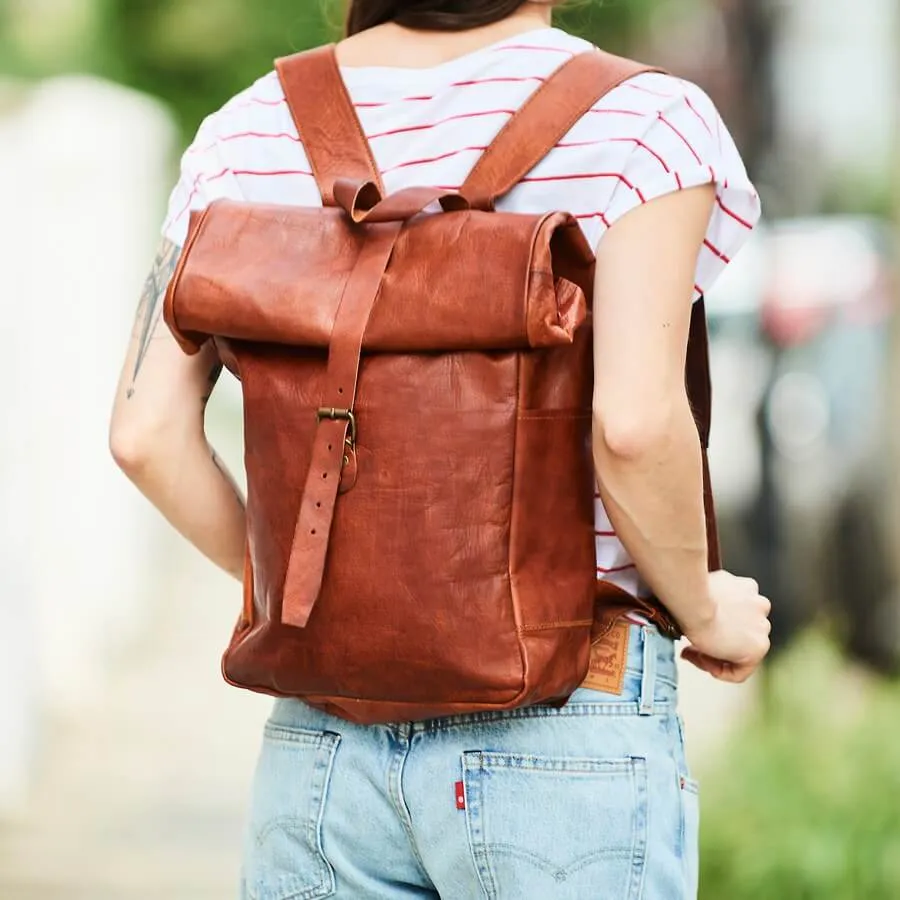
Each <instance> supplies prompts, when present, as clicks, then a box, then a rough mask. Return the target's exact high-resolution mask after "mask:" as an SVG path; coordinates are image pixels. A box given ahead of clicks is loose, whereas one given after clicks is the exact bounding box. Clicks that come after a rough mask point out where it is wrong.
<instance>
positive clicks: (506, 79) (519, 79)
mask: <svg viewBox="0 0 900 900" xmlns="http://www.w3.org/2000/svg"><path fill="white" fill-rule="evenodd" d="M526 81H538V82H544V81H546V79H545V78H541V77H540V76H539V75H521V76H511V75H508V76H503V77H500V76H496V77H493V78H471V79H468V80H466V81H453V82H451V83H450V84H449V85H448V86H449V87H452V88H461V87H477V86H478V85H480V84H521V83H523V82H526ZM421 100H434V95H425V94H422V95H421V96H416V97H401V98H400V99H398V100H386V101H381V102H372V103H355V104H354V106H356V108H357V109H379V108H381V107H384V106H390V105H391V104H392V103H408V102H417V101H421Z"/></svg>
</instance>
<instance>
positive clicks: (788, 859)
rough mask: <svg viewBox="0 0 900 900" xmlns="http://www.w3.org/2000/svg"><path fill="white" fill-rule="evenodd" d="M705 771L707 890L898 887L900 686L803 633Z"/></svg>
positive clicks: (726, 893) (752, 892) (801, 897)
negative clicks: (760, 701)
mask: <svg viewBox="0 0 900 900" xmlns="http://www.w3.org/2000/svg"><path fill="white" fill-rule="evenodd" d="M765 688H766V694H767V698H768V702H767V703H765V704H764V706H763V708H762V710H761V712H760V713H759V714H758V715H757V716H756V717H755V718H754V719H753V720H752V721H750V722H748V723H747V724H746V726H745V727H744V729H743V730H741V731H740V732H738V733H737V734H735V735H734V736H733V738H732V739H731V741H730V743H729V745H728V746H727V747H726V748H725V750H724V751H723V752H722V754H721V756H720V757H719V759H720V762H719V763H718V764H717V765H716V766H715V768H714V770H713V771H711V772H708V773H707V775H706V777H705V778H704V781H703V826H702V851H701V864H702V876H701V887H702V889H701V897H702V898H703V900H760V898H765V900H897V898H898V897H900V801H898V798H900V765H898V762H897V760H898V756H897V748H898V747H900V686H898V685H890V684H886V683H883V682H876V681H874V680H872V679H871V678H869V677H867V676H864V675H861V674H858V673H856V672H854V671H853V670H848V668H847V666H846V663H845V662H844V661H843V660H841V658H840V656H839V655H838V653H837V652H836V651H834V650H832V649H831V648H830V647H829V646H827V645H825V644H824V643H822V642H821V641H819V640H817V639H811V640H807V641H805V642H803V643H801V644H800V645H799V646H798V647H796V648H795V649H794V650H793V651H792V652H791V654H790V655H789V656H787V657H785V658H784V659H782V660H780V661H779V662H778V663H777V664H775V665H774V666H773V667H772V669H771V670H770V672H769V681H768V682H767V684H766V685H765Z"/></svg>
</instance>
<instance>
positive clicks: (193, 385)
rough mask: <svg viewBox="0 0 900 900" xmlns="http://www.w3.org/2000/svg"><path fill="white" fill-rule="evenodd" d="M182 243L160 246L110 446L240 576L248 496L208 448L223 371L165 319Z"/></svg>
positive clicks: (194, 537)
mask: <svg viewBox="0 0 900 900" xmlns="http://www.w3.org/2000/svg"><path fill="white" fill-rule="evenodd" d="M179 254H180V248H179V247H178V246H177V245H175V244H173V243H171V242H170V241H163V242H162V244H161V245H160V248H159V252H158V254H157V257H156V260H155V262H154V264H153V268H152V269H151V272H150V275H149V276H148V278H147V283H146V285H145V287H144V292H143V295H142V297H141V300H140V304H139V305H138V311H137V317H136V320H135V327H134V332H133V333H132V336H131V341H130V343H129V345H128V352H127V355H126V358H125V365H124V366H123V368H122V374H121V377H120V380H119V387H118V391H117V393H116V400H115V406H114V409H113V415H112V422H111V426H110V448H111V450H112V454H113V456H114V457H115V459H116V462H117V463H118V464H119V466H120V468H121V469H122V470H123V471H124V472H125V474H126V475H127V476H128V477H129V478H130V479H131V481H132V482H133V483H134V484H135V485H136V486H137V488H138V489H139V490H140V491H141V493H142V494H144V496H145V497H147V499H148V500H149V501H150V502H151V503H152V504H153V505H154V506H155V507H156V508H157V509H158V510H159V511H160V512H161V513H162V514H163V515H164V516H165V517H166V519H168V520H169V522H170V523H171V524H172V525H173V526H174V527H175V528H176V529H177V530H178V531H179V532H180V533H181V534H182V535H184V537H186V538H187V539H188V540H189V541H190V542H191V543H192V544H194V546H196V547H197V549H198V550H200V552H201V553H203V554H204V555H205V556H207V557H208V558H209V559H210V560H212V561H213V562H214V563H215V564H216V565H218V566H220V567H221V568H223V569H225V571H227V572H229V573H231V574H232V575H234V577H235V578H238V579H240V578H241V577H242V574H243V553H244V541H245V527H246V526H245V513H244V500H243V498H242V497H241V496H240V492H239V490H238V489H237V487H236V486H235V482H234V479H233V478H232V477H231V476H230V475H229V474H228V473H227V472H226V471H225V469H224V468H223V466H222V465H221V463H220V462H219V460H218V458H217V457H216V455H215V452H214V451H213V450H212V448H211V447H210V446H209V444H208V442H207V440H206V434H205V432H204V416H205V412H206V404H207V402H208V400H209V397H210V395H211V394H212V391H213V388H214V387H215V384H216V381H217V380H218V377H219V374H220V372H221V364H220V363H219V360H218V357H217V356H216V353H215V349H214V347H213V346H212V345H211V344H210V345H208V346H206V347H204V348H203V350H201V352H200V353H198V354H197V355H196V356H187V355H185V354H184V353H183V352H182V350H181V348H180V347H179V346H178V344H176V342H175V340H174V338H173V337H172V335H171V333H170V332H169V329H168V328H167V327H166V325H165V323H164V322H163V321H162V307H163V301H164V298H165V292H166V288H167V286H168V284H169V281H170V279H171V278H172V275H173V273H174V271H175V266H176V264H177V262H178V257H179Z"/></svg>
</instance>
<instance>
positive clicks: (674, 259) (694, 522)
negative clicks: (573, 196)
mask: <svg viewBox="0 0 900 900" xmlns="http://www.w3.org/2000/svg"><path fill="white" fill-rule="evenodd" d="M713 202H714V193H713V188H712V187H702V188H693V189H691V190H687V191H681V192H679V193H676V194H671V195H667V196H664V197H661V198H659V199H657V200H654V201H651V202H650V203H647V204H646V205H644V206H641V207H640V208H638V209H635V210H633V211H632V212H630V213H628V214H627V215H626V216H624V217H623V218H622V219H621V220H620V221H619V222H617V223H615V224H614V225H613V226H612V228H611V229H610V231H609V233H608V234H607V235H606V236H605V237H604V239H603V242H602V244H601V246H600V250H599V252H598V259H597V276H596V280H595V289H594V293H595V297H594V324H595V327H594V345H595V346H594V351H595V352H594V356H595V370H594V379H595V393H594V460H595V463H596V468H597V476H598V480H599V483H600V490H601V493H602V495H603V500H604V502H605V504H606V508H607V511H608V512H609V517H610V519H611V520H612V523H613V525H614V526H615V528H616V531H617V532H618V534H619V536H620V537H621V539H622V542H623V543H624V544H625V547H626V548H627V549H628V551H629V553H630V554H631V555H632V557H633V558H634V560H635V562H636V563H637V566H638V569H639V571H640V572H641V574H642V575H643V577H644V579H645V580H646V581H647V582H648V583H649V585H650V587H651V588H653V590H654V592H655V593H656V595H657V596H658V597H659V599H660V600H661V601H662V602H663V603H664V604H665V606H666V607H667V609H668V610H669V611H670V612H671V613H672V615H674V617H675V619H676V621H677V622H678V623H679V625H680V626H681V628H682V630H683V631H684V633H685V635H687V637H688V638H689V640H690V641H691V645H692V646H691V647H690V648H688V649H687V650H685V651H684V656H685V658H686V659H688V660H689V661H690V662H692V663H693V664H694V665H696V666H698V667H699V668H701V669H704V670H705V671H707V672H709V673H711V674H712V675H714V676H715V677H716V678H720V679H722V680H725V681H744V680H745V679H747V678H749V677H750V675H751V674H752V673H753V672H754V670H755V669H756V667H757V666H758V665H759V663H760V662H761V661H762V659H763V658H764V657H765V655H766V653H767V652H768V649H769V630H770V625H769V621H768V614H769V611H770V604H769V601H768V600H767V599H766V598H765V597H761V596H760V595H759V586H758V585H757V583H756V582H755V581H753V580H752V579H749V578H738V577H735V576H734V575H731V574H730V573H728V572H714V573H712V574H710V573H709V572H708V571H707V565H708V555H707V541H706V523H705V517H704V512H703V471H702V457H701V451H700V441H699V439H698V435H697V428H696V426H695V424H694V419H693V415H692V413H691V409H690V405H689V403H688V398H687V393H686V388H685V379H684V367H685V357H686V355H687V341H688V332H689V328H690V317H691V303H690V299H691V295H692V293H693V283H694V270H695V267H696V264H697V256H698V253H699V251H700V246H701V244H702V241H703V238H704V235H705V233H706V229H707V226H708V224H709V219H710V213H711V211H712V204H713Z"/></svg>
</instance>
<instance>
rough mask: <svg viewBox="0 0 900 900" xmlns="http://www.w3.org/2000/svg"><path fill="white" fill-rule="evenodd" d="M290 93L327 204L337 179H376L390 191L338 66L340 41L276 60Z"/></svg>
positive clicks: (331, 201) (290, 103)
mask: <svg viewBox="0 0 900 900" xmlns="http://www.w3.org/2000/svg"><path fill="white" fill-rule="evenodd" d="M275 69H276V71H277V72H278V77H279V79H280V81H281V87H282V89H283V90H284V96H285V99H286V100H287V103H288V106H289V107H290V110H291V115H292V116H293V117H294V124H295V125H296V126H297V133H298V134H299V135H300V140H301V141H302V142H303V149H304V150H305V151H306V156H307V158H308V159H309V163H310V166H311V167H312V171H313V175H315V178H316V183H317V184H318V186H319V191H320V192H321V194H322V203H323V205H325V206H334V205H335V201H334V182H335V179H337V178H347V179H351V180H353V181H362V182H365V181H371V182H374V183H375V184H377V185H378V188H379V190H380V191H381V192H382V194H383V193H384V189H383V187H382V184H381V176H380V174H379V172H378V167H377V166H376V165H375V159H374V157H373V156H372V149H371V147H370V146H369V142H368V141H367V140H366V136H365V133H364V131H363V129H362V125H360V122H359V118H358V117H357V115H356V110H355V109H354V108H353V102H352V101H351V99H350V95H349V94H348V93H347V87H346V85H345V84H344V79H343V78H342V77H341V72H340V68H339V67H338V62H337V56H336V55H335V51H334V45H333V44H331V45H328V46H325V47H317V48H316V49H315V50H308V51H307V52H305V53H297V54H295V55H294V56H288V57H284V58H283V59H278V60H276V61H275Z"/></svg>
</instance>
